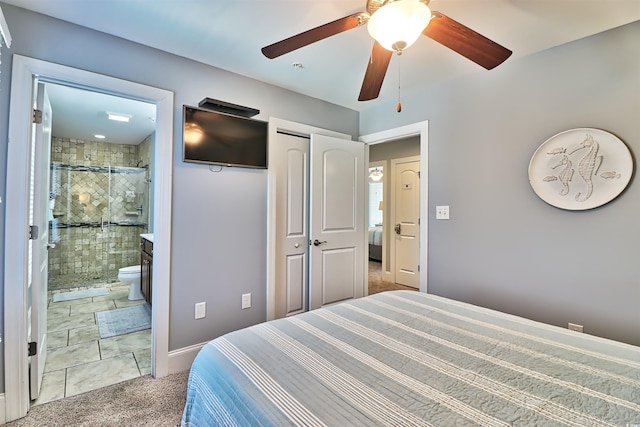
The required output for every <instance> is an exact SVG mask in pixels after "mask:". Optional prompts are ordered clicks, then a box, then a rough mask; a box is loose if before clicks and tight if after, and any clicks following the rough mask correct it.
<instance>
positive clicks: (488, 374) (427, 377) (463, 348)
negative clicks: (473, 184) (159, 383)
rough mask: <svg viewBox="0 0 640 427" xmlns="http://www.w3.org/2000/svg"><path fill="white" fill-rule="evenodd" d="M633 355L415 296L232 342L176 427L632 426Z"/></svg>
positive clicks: (195, 375) (198, 384)
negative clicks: (259, 426)
mask: <svg viewBox="0 0 640 427" xmlns="http://www.w3.org/2000/svg"><path fill="white" fill-rule="evenodd" d="M639 423H640V348H638V347H635V346H631V345H625V344H622V343H617V342H614V341H609V340H605V339H601V338H597V337H593V336H589V335H587V334H581V333H578V332H574V331H568V330H565V329H562V328H558V327H553V326H549V325H545V324H541V323H537V322H533V321H530V320H526V319H522V318H519V317H515V316H511V315H507V314H504V313H499V312H496V311H492V310H488V309H484V308H480V307H475V306H472V305H469V304H465V303H460V302H456V301H452V300H448V299H445V298H441V297H437V296H433V295H428V294H424V293H420V292H412V291H392V292H384V293H380V294H375V295H372V296H368V297H365V298H360V299H357V300H352V301H349V302H345V303H341V304H338V305H334V306H330V307H326V308H322V309H318V310H314V311H311V312H307V313H303V314H300V315H297V316H294V317H290V318H286V319H279V320H274V321H270V322H266V323H263V324H259V325H255V326H252V327H249V328H246V329H242V330H239V331H236V332H232V333H229V334H227V335H224V336H222V337H219V338H217V339H215V340H213V341H212V342H210V343H208V344H206V345H205V346H204V347H203V348H202V350H201V351H200V352H199V354H198V356H197V357H196V359H195V361H194V363H193V366H192V369H191V372H190V376H189V385H188V390H187V402H186V406H185V409H184V414H183V419H182V425H183V426H198V427H200V426H207V425H211V426H213V425H215V426H258V425H262V426H284V425H300V426H302V425H304V426H466V425H482V426H555V425H568V426H630V425H632V426H636V425H638V424H639Z"/></svg>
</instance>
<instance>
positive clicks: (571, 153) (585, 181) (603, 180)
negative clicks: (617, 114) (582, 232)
mask: <svg viewBox="0 0 640 427" xmlns="http://www.w3.org/2000/svg"><path fill="white" fill-rule="evenodd" d="M632 174H633V159H632V157H631V153H630V152H629V148H627V146H626V145H625V144H624V142H622V141H621V140H620V139H619V138H618V137H616V136H615V135H612V134H611V133H609V132H606V131H603V130H600V129H593V128H578V129H570V130H567V131H564V132H561V133H559V134H557V135H554V136H552V137H551V138H549V139H547V140H546V141H545V142H544V143H542V145H540V147H538V149H537V150H536V152H535V153H533V156H532V157H531V161H530V162H529V182H530V183H531V187H532V188H533V191H535V192H536V194H537V195H538V196H539V197H540V198H541V199H542V200H544V201H545V202H547V203H549V204H550V205H552V206H555V207H558V208H561V209H568V210H584V209H593V208H596V207H598V206H602V205H604V204H605V203H608V202H610V201H611V200H613V199H615V198H616V197H617V196H618V195H619V194H620V193H622V191H623V190H624V189H625V187H626V186H627V185H628V184H629V181H630V180H631V175H632Z"/></svg>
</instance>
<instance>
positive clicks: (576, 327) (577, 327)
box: [569, 323, 584, 332]
mask: <svg viewBox="0 0 640 427" xmlns="http://www.w3.org/2000/svg"><path fill="white" fill-rule="evenodd" d="M569 330H572V331H576V332H584V326H582V325H578V324H577V323H569Z"/></svg>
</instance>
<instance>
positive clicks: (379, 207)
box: [378, 200, 384, 211]
mask: <svg viewBox="0 0 640 427" xmlns="http://www.w3.org/2000/svg"><path fill="white" fill-rule="evenodd" d="M378 210H379V211H383V210H384V202H383V201H382V200H380V204H379V205H378Z"/></svg>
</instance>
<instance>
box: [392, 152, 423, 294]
mask: <svg viewBox="0 0 640 427" xmlns="http://www.w3.org/2000/svg"><path fill="white" fill-rule="evenodd" d="M393 168H394V170H395V171H394V174H393V181H394V183H393V195H392V199H393V203H394V222H393V224H394V232H393V233H392V235H393V236H394V241H395V276H396V283H399V284H401V285H405V286H411V287H413V288H419V287H420V161H419V160H414V161H402V160H398V161H394V162H393Z"/></svg>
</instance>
